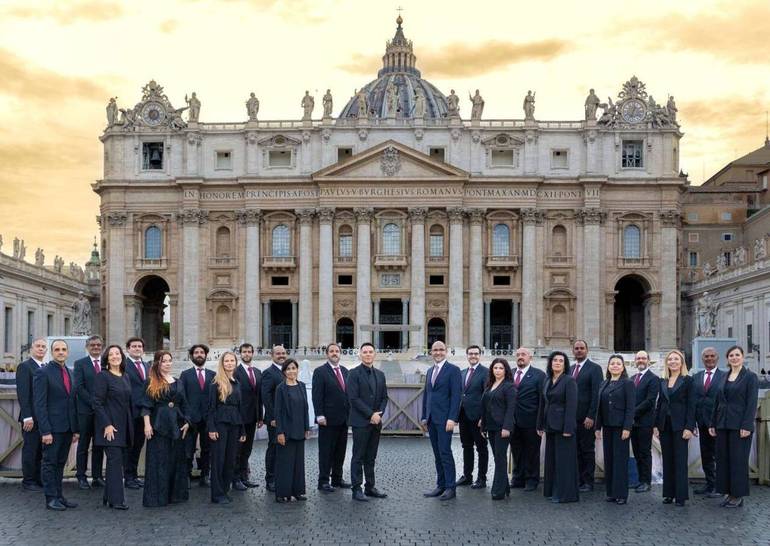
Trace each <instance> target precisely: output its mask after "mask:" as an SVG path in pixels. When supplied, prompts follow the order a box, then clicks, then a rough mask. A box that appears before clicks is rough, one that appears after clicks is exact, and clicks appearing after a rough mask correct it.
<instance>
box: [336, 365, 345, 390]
mask: <svg viewBox="0 0 770 546" xmlns="http://www.w3.org/2000/svg"><path fill="white" fill-rule="evenodd" d="M334 375H336V376H337V383H339V384H340V388H341V389H342V392H345V382H344V381H343V380H342V372H341V371H340V369H339V368H334Z"/></svg>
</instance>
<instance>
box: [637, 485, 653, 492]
mask: <svg viewBox="0 0 770 546" xmlns="http://www.w3.org/2000/svg"><path fill="white" fill-rule="evenodd" d="M650 489H651V487H650V484H649V483H640V484H639V485H638V486H637V487H636V489H634V491H636V492H637V493H646V492H647V491H649V490H650Z"/></svg>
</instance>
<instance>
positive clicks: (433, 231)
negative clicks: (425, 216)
mask: <svg viewBox="0 0 770 546" xmlns="http://www.w3.org/2000/svg"><path fill="white" fill-rule="evenodd" d="M430 255H431V256H433V257H440V256H443V255H444V228H443V226H440V225H438V224H434V225H432V226H431V227H430Z"/></svg>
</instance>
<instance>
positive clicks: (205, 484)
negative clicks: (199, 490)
mask: <svg viewBox="0 0 770 546" xmlns="http://www.w3.org/2000/svg"><path fill="white" fill-rule="evenodd" d="M198 485H200V486H201V487H211V481H209V479H208V478H207V477H206V476H204V475H201V477H200V479H199V480H198Z"/></svg>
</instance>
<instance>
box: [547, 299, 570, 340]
mask: <svg viewBox="0 0 770 546" xmlns="http://www.w3.org/2000/svg"><path fill="white" fill-rule="evenodd" d="M551 319H552V320H551V335H553V336H566V335H569V332H568V331H567V330H569V326H568V323H567V310H566V309H565V308H564V306H563V305H556V306H555V307H554V308H553V309H552V310H551Z"/></svg>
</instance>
